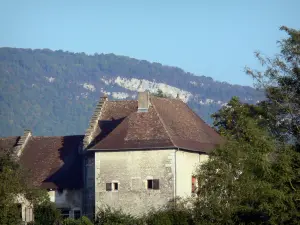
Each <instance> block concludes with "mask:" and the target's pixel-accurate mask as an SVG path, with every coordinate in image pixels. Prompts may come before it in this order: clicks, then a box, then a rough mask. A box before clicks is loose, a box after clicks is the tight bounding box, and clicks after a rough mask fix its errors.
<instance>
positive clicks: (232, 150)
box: [195, 98, 298, 224]
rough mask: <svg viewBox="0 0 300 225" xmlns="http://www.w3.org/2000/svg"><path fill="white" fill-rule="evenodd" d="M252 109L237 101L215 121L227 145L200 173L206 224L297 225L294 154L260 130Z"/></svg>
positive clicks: (199, 210) (199, 206) (199, 212)
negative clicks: (294, 222)
mask: <svg viewBox="0 0 300 225" xmlns="http://www.w3.org/2000/svg"><path fill="white" fill-rule="evenodd" d="M252 109H253V108H252V107H249V106H248V105H243V104H242V103H240V102H239V101H238V99H236V98H234V99H232V101H230V102H229V104H228V106H227V107H226V108H224V109H222V110H220V112H219V113H217V114H215V115H214V117H215V118H216V123H215V124H216V125H217V127H218V128H219V129H220V130H221V132H222V134H223V135H224V136H225V137H226V138H227V143H226V144H225V145H223V146H221V147H220V148H218V149H216V150H215V151H214V152H213V153H212V154H211V155H210V158H209V161H208V162H207V163H206V164H204V165H202V166H201V167H200V169H199V172H198V177H199V181H200V182H199V198H198V201H197V203H196V213H195V215H196V220H197V221H198V222H199V223H200V224H225V223H229V224H230V223H232V224H241V223H253V224H264V223H267V224H281V223H292V221H293V217H294V216H296V215H297V214H298V212H297V209H296V203H295V202H294V201H293V200H292V199H293V198H292V197H293V195H292V193H291V192H290V190H291V187H290V185H289V183H288V180H289V179H290V178H291V177H293V172H292V170H293V167H292V163H291V161H290V160H289V159H290V157H291V150H290V149H289V147H287V146H285V145H283V144H280V143H277V142H276V141H275V140H274V139H273V138H272V137H271V136H270V135H269V133H268V132H267V131H266V130H265V129H264V128H262V127H261V126H260V125H259V123H260V119H259V117H256V114H255V113H253V111H252ZM256 118H257V119H256Z"/></svg>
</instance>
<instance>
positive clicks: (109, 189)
mask: <svg viewBox="0 0 300 225" xmlns="http://www.w3.org/2000/svg"><path fill="white" fill-rule="evenodd" d="M111 190H112V185H111V183H106V191H111Z"/></svg>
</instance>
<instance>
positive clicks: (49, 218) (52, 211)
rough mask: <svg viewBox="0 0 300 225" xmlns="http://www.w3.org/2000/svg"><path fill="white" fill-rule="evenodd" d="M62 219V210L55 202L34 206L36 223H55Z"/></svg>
mask: <svg viewBox="0 0 300 225" xmlns="http://www.w3.org/2000/svg"><path fill="white" fill-rule="evenodd" d="M60 219H61V215H60V211H59V210H58V209H57V208H56V207H55V205H54V204H53V203H44V204H40V205H36V206H35V207H34V220H35V224H36V225H53V224H54V223H57V222H59V221H60Z"/></svg>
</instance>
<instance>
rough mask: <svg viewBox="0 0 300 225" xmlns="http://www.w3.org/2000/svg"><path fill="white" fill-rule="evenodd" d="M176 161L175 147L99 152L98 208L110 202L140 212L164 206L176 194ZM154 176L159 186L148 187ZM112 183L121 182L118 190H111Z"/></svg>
mask: <svg viewBox="0 0 300 225" xmlns="http://www.w3.org/2000/svg"><path fill="white" fill-rule="evenodd" d="M174 162H175V150H148V151H147V150H144V151H116V152H96V153H95V165H96V172H95V174H96V187H95V201H96V211H97V209H99V208H101V207H105V206H110V207H113V208H117V209H122V210H123V211H124V212H126V213H130V214H132V215H140V214H142V213H145V212H148V211H149V209H150V208H152V207H154V208H158V207H161V206H163V205H164V204H165V203H166V202H167V201H169V200H171V199H173V198H174V196H175V195H174V177H175V164H174ZM154 179H158V180H159V187H158V189H148V182H149V181H148V180H154ZM108 183H113V184H114V183H117V184H118V190H114V187H113V190H111V191H107V187H106V185H107V184H108ZM152 188H153V187H152Z"/></svg>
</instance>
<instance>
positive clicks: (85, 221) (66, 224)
mask: <svg viewBox="0 0 300 225" xmlns="http://www.w3.org/2000/svg"><path fill="white" fill-rule="evenodd" d="M62 225H93V223H92V222H91V221H90V219H89V218H87V217H86V216H82V217H81V218H79V219H77V220H76V219H73V218H67V219H64V220H63V221H62Z"/></svg>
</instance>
